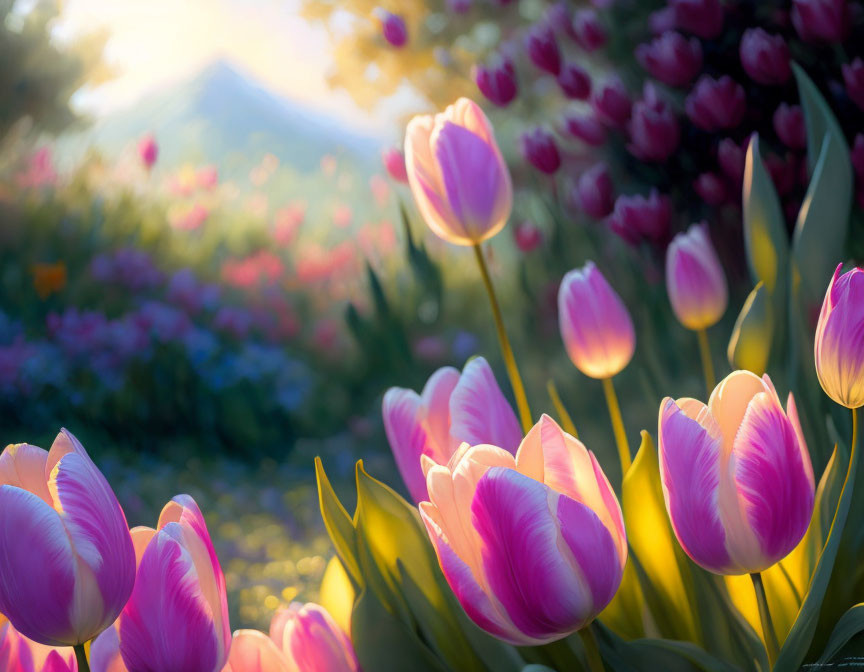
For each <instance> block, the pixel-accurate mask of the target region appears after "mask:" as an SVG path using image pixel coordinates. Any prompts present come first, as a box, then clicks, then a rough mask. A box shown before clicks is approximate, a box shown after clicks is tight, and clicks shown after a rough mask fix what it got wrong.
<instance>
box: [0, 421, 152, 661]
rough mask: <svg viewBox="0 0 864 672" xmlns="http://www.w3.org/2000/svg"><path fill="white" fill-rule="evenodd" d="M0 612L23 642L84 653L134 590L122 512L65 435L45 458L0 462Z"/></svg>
mask: <svg viewBox="0 0 864 672" xmlns="http://www.w3.org/2000/svg"><path fill="white" fill-rule="evenodd" d="M0 549H3V552H2V553H0V612H2V613H3V614H5V615H6V617H7V618H8V619H9V621H10V622H11V623H12V625H13V626H14V627H15V629H16V630H17V631H18V632H20V633H21V634H22V635H24V636H25V637H27V638H28V639H32V640H34V641H36V642H39V643H40V644H47V645H51V646H73V645H77V644H84V643H85V642H87V641H88V640H90V639H92V638H93V637H95V636H96V635H98V634H99V633H100V632H102V631H103V630H104V629H105V628H107V627H108V626H109V625H111V623H113V622H114V619H115V618H117V615H118V614H119V613H120V610H121V609H122V608H123V605H124V604H126V600H127V599H129V594H130V593H131V592H132V585H133V584H134V582H135V553H134V550H133V548H132V539H131V538H130V536H129V529H128V527H127V525H126V517H125V516H124V515H123V509H121V508H120V504H119V503H118V502H117V498H116V497H115V496H114V492H113V491H112V490H111V486H109V485H108V481H106V480H105V477H104V476H103V475H102V473H101V472H100V471H99V469H97V467H96V465H95V464H93V462H92V461H91V460H90V457H89V456H88V455H87V451H85V450H84V447H83V446H82V445H81V444H80V443H79V442H78V439H76V438H75V437H74V436H72V434H71V433H70V432H68V431H66V430H65V429H63V430H61V431H60V433H59V434H58V435H57V438H56V439H55V440H54V444H53V445H52V446H51V450H50V451H45V450H42V449H41V448H37V447H35V446H31V445H29V444H26V443H22V444H17V445H12V446H7V448H6V449H5V450H4V451H3V453H2V455H0Z"/></svg>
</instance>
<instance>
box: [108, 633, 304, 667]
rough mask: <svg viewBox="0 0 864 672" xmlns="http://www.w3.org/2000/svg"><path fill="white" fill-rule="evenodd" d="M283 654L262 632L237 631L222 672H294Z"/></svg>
mask: <svg viewBox="0 0 864 672" xmlns="http://www.w3.org/2000/svg"><path fill="white" fill-rule="evenodd" d="M295 669H296V667H292V666H291V664H290V662H289V661H288V659H287V658H286V657H285V654H283V653H282V650H281V649H280V648H279V647H278V646H277V645H276V643H275V642H274V641H273V640H272V639H270V638H269V637H268V636H267V635H265V634H264V633H263V632H259V631H258V630H237V631H236V632H235V633H234V637H233V638H232V639H231V652H230V654H229V655H228V663H227V664H226V665H225V667H224V668H223V669H222V672H294V670H295ZM94 672H95V670H94Z"/></svg>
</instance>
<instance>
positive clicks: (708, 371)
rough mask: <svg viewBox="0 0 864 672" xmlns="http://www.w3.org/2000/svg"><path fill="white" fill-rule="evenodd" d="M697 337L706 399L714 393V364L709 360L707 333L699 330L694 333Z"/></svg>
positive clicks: (709, 348) (715, 380)
mask: <svg viewBox="0 0 864 672" xmlns="http://www.w3.org/2000/svg"><path fill="white" fill-rule="evenodd" d="M696 335H697V336H698V337H699V354H700V355H701V356H702V371H703V372H704V373H705V387H706V388H707V389H708V397H710V396H711V393H712V392H713V391H714V386H715V385H716V384H717V379H716V378H715V377H714V362H713V361H712V359H711V345H710V343H709V342H708V332H707V331H706V330H705V329H700V330H699V331H697V332H696Z"/></svg>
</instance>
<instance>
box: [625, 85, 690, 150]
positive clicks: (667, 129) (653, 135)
mask: <svg viewBox="0 0 864 672" xmlns="http://www.w3.org/2000/svg"><path fill="white" fill-rule="evenodd" d="M627 130H628V132H629V135H630V144H629V145H628V146H627V149H628V150H629V151H630V153H631V154H633V156H635V157H637V158H638V159H641V160H642V161H659V162H662V161H665V160H666V159H668V158H669V157H670V156H671V155H672V154H673V153H674V152H675V150H676V149H678V142H679V141H680V139H681V132H680V130H679V128H678V120H677V119H676V118H675V114H674V113H673V112H672V108H670V107H669V106H668V105H667V104H666V103H664V102H663V101H662V100H660V98H659V96H658V95H657V93H656V91H655V89H654V87H653V86H651V85H650V84H648V85H646V87H645V97H644V98H643V99H642V100H640V101H638V102H637V103H636V104H635V105H633V113H632V115H631V117H630V122H629V124H628V126H627Z"/></svg>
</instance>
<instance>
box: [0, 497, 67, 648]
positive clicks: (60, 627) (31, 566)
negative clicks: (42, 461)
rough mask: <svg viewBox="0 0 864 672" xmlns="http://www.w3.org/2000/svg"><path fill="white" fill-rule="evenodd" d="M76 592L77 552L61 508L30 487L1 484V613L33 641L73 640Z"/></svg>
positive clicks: (51, 643) (53, 643) (64, 641)
mask: <svg viewBox="0 0 864 672" xmlns="http://www.w3.org/2000/svg"><path fill="white" fill-rule="evenodd" d="M34 577H35V579H36V580H33V578H34ZM74 591H75V556H74V554H73V552H72V547H71V545H70V543H69V537H68V535H67V534H66V530H65V529H64V527H63V524H62V523H61V522H60V517H59V516H58V515H57V512H56V511H54V509H52V508H51V507H50V506H48V505H47V504H46V503H45V502H43V501H42V500H41V499H39V497H37V496H36V495H34V494H32V493H30V492H27V491H26V490H22V489H20V488H16V487H13V486H10V485H4V486H0V612H3V613H4V614H6V616H7V617H8V618H9V620H10V621H11V622H12V623H13V624H14V625H15V628H16V630H18V631H19V632H20V633H21V634H22V635H24V636H25V637H27V638H29V639H33V640H35V641H38V642H42V643H44V644H49V645H55V646H60V645H63V644H68V643H70V642H72V641H74V636H75V633H74V631H73V629H72V623H71V621H70V616H71V614H70V613H69V605H70V604H71V603H72V599H73V594H74Z"/></svg>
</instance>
